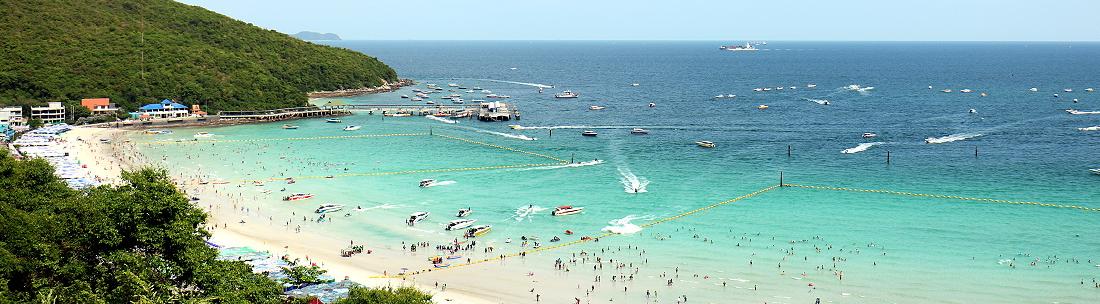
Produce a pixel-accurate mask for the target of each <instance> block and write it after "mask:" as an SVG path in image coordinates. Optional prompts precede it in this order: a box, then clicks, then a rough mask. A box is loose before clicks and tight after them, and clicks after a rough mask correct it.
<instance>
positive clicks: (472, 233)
mask: <svg viewBox="0 0 1100 304" xmlns="http://www.w3.org/2000/svg"><path fill="white" fill-rule="evenodd" d="M490 230H493V226H489V225H477V226H474V227H473V228H470V229H467V230H466V237H468V238H472V237H479V236H482V235H485V234H486V233H489V231H490Z"/></svg>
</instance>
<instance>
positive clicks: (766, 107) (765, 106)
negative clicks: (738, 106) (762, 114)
mask: <svg viewBox="0 0 1100 304" xmlns="http://www.w3.org/2000/svg"><path fill="white" fill-rule="evenodd" d="M756 108H757V109H760V110H767V109H768V105H759V106H756Z"/></svg>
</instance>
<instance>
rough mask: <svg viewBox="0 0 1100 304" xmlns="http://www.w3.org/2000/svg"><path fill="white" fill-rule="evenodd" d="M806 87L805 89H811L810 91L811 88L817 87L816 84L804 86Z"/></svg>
mask: <svg viewBox="0 0 1100 304" xmlns="http://www.w3.org/2000/svg"><path fill="white" fill-rule="evenodd" d="M806 87H807V88H811V89H812V88H816V87H817V85H816V84H812V83H811V84H807V85H806Z"/></svg>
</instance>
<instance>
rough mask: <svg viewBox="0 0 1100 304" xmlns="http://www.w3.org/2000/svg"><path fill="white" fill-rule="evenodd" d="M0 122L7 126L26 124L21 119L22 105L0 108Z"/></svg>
mask: <svg viewBox="0 0 1100 304" xmlns="http://www.w3.org/2000/svg"><path fill="white" fill-rule="evenodd" d="M0 124H2V125H6V126H9V127H18V126H22V125H25V124H27V122H26V120H24V119H23V107H18V106H15V107H3V108H0Z"/></svg>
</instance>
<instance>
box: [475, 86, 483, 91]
mask: <svg viewBox="0 0 1100 304" xmlns="http://www.w3.org/2000/svg"><path fill="white" fill-rule="evenodd" d="M474 90H478V91H481V90H482V89H481V87H474Z"/></svg>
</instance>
